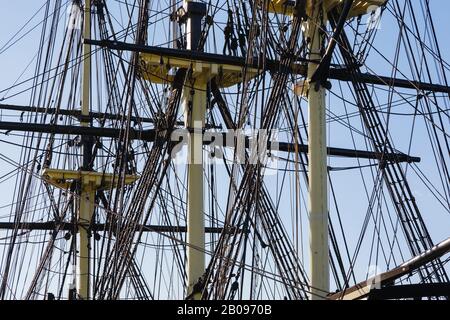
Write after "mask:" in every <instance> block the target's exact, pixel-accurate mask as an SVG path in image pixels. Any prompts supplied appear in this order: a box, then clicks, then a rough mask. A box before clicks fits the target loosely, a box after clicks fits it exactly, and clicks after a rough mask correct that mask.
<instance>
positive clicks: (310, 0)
mask: <svg viewBox="0 0 450 320" xmlns="http://www.w3.org/2000/svg"><path fill="white" fill-rule="evenodd" d="M297 1H303V2H304V5H305V8H306V14H307V15H308V16H312V8H313V4H314V2H316V1H319V0H297ZM320 1H322V2H323V5H324V9H325V10H326V12H329V11H331V10H333V9H335V8H336V7H338V6H340V5H342V4H343V3H344V0H320ZM295 2H296V1H293V0H271V1H270V2H269V8H268V10H269V12H272V13H278V14H284V15H293V13H294V8H295ZM262 3H263V2H262V0H261V4H262ZM385 3H386V0H355V1H354V2H353V6H352V9H351V10H350V13H349V15H348V19H350V18H353V17H356V16H360V15H364V14H367V13H370V12H372V11H374V10H375V9H376V8H377V7H380V6H382V5H383V4H385Z"/></svg>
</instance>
